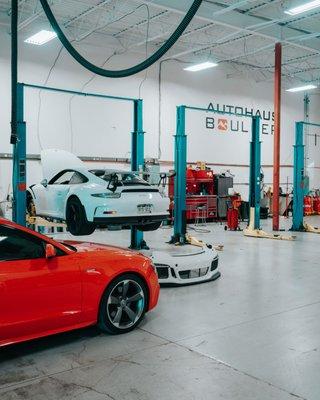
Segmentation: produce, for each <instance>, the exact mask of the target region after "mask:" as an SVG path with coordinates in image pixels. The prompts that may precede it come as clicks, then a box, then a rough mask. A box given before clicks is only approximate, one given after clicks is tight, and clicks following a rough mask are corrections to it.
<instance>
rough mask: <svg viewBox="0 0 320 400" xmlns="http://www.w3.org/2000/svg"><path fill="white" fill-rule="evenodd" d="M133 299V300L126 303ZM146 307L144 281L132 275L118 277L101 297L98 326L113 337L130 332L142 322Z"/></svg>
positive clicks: (146, 299) (146, 298) (146, 293)
mask: <svg viewBox="0 0 320 400" xmlns="http://www.w3.org/2000/svg"><path fill="white" fill-rule="evenodd" d="M124 292H125V293H124ZM123 293H124V295H123ZM134 297H135V300H133V301H131V302H130V301H128V299H130V298H131V299H133V298H134ZM147 305H148V292H147V287H146V284H145V283H144V281H143V280H142V279H141V278H139V277H138V276H136V275H133V274H124V275H120V276H118V277H117V278H116V279H115V280H113V281H112V282H111V283H110V285H109V286H108V287H107V289H106V290H105V292H104V294H103V296H102V299H101V303H100V309H99V316H98V326H99V328H100V329H101V330H102V331H104V332H107V333H111V334H113V335H117V334H122V333H127V332H130V331H132V330H133V329H135V328H136V327H137V326H138V325H139V324H140V322H141V321H142V320H143V318H144V315H145V313H146V310H147Z"/></svg>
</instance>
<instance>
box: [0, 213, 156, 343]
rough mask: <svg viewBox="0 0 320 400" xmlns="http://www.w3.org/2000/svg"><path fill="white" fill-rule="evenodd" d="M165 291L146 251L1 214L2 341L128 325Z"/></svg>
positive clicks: (110, 329) (122, 328)
mask: <svg viewBox="0 0 320 400" xmlns="http://www.w3.org/2000/svg"><path fill="white" fill-rule="evenodd" d="M158 297H159V284H158V278H157V275H156V272H155V269H154V266H153V265H152V262H151V261H150V260H149V259H148V258H147V257H145V256H143V255H142V254H139V253H138V252H133V251H129V250H126V249H122V248H117V247H111V246H106V245H100V244H93V243H81V242H74V241H65V242H57V241H54V240H52V239H50V238H48V237H46V236H43V235H40V234H38V233H36V232H34V231H32V230H30V229H27V228H24V227H21V226H19V225H16V224H14V223H12V222H10V221H8V220H5V219H1V218H0V346H5V345H9V344H12V343H17V342H22V341H25V340H30V339H35V338H38V337H42V336H47V335H51V334H55V333H58V332H63V331H67V330H72V329H76V328H81V327H84V326H88V325H94V324H98V326H99V327H100V328H101V329H102V330H103V331H106V332H109V333H114V334H115V333H124V332H129V331H131V330H132V329H134V328H135V327H136V326H137V325H138V324H139V323H140V321H141V320H142V318H143V317H144V314H145V312H147V311H150V310H151V309H152V308H154V307H155V306H156V304H157V302H158Z"/></svg>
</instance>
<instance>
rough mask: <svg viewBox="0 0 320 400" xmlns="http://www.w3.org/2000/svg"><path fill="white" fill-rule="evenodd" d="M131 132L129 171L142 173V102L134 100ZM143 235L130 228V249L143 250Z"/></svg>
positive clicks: (144, 244)
mask: <svg viewBox="0 0 320 400" xmlns="http://www.w3.org/2000/svg"><path fill="white" fill-rule="evenodd" d="M133 107H134V112H133V132H132V141H131V169H132V171H142V170H143V165H144V131H143V102H142V100H140V99H139V100H135V101H134V102H133ZM145 247H146V243H145V241H144V240H143V233H142V232H141V231H139V230H138V229H137V228H134V227H132V228H131V245H130V248H132V249H137V250H140V249H141V248H145Z"/></svg>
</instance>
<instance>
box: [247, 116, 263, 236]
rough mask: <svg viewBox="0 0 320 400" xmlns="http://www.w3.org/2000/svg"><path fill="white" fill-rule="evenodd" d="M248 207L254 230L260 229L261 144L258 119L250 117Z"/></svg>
mask: <svg viewBox="0 0 320 400" xmlns="http://www.w3.org/2000/svg"><path fill="white" fill-rule="evenodd" d="M249 179H250V182H249V206H250V208H254V226H253V227H254V229H260V199H261V142H260V117H252V140H251V143H250V178H249Z"/></svg>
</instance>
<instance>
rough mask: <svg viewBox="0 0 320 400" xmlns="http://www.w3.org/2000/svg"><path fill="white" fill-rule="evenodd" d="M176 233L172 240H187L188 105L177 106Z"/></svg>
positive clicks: (175, 163) (175, 159)
mask: <svg viewBox="0 0 320 400" xmlns="http://www.w3.org/2000/svg"><path fill="white" fill-rule="evenodd" d="M174 139H175V146H174V169H175V173H176V175H175V177H174V233H173V238H172V240H171V241H172V242H173V243H178V242H179V243H181V244H184V243H185V242H186V233H187V221H186V198H187V195H186V185H187V178H186V168H187V135H186V106H179V107H177V131H176V135H175V137H174Z"/></svg>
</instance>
